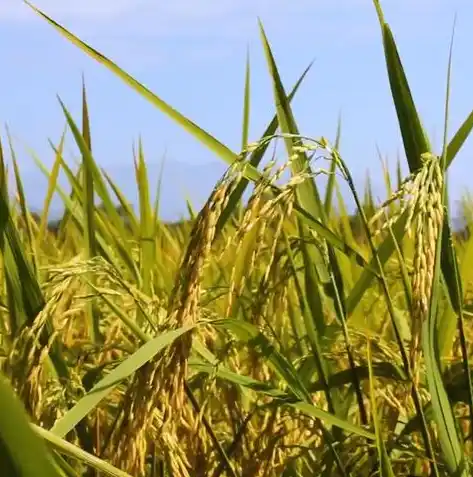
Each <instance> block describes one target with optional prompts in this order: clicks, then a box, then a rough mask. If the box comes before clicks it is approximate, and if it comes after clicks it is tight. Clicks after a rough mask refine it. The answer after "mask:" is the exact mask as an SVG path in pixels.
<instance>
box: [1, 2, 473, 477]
mask: <svg viewBox="0 0 473 477" xmlns="http://www.w3.org/2000/svg"><path fill="white" fill-rule="evenodd" d="M30 7H31V8H32V9H33V10H34V11H36V13H37V14H38V16H39V17H40V18H42V20H43V21H45V22H47V23H48V24H49V25H51V26H52V27H53V28H54V29H56V30H57V31H58V32H59V33H60V35H61V36H63V37H65V38H66V39H67V40H68V41H70V42H72V43H73V44H75V45H76V46H77V47H78V48H80V49H81V50H83V51H84V52H85V53H86V54H88V55H89V56H91V57H92V58H94V59H95V60H97V61H98V62H99V63H100V64H102V65H103V66H104V67H106V68H108V69H109V70H111V71H112V72H113V73H114V74H116V75H117V76H118V77H119V78H121V79H122V80H123V81H124V82H125V83H127V84H128V85H129V86H130V87H131V88H133V89H134V90H135V91H136V92H137V93H138V94H139V95H141V96H143V97H145V98H146V99H147V100H148V101H150V102H151V103H152V104H154V105H155V106H156V107H157V109H159V110H160V111H161V112H163V113H164V114H166V115H167V116H168V117H169V118H170V119H172V120H174V121H175V122H176V123H177V124H179V125H180V126H182V127H183V128H184V129H185V130H187V132H188V133H189V134H190V135H192V136H193V137H194V138H195V139H197V140H198V141H200V142H201V143H202V144H204V145H205V146H206V147H208V148H209V149H210V150H211V151H213V152H214V153H215V154H217V155H218V156H219V157H220V158H221V159H222V160H224V161H225V162H226V163H227V164H228V170H227V172H226V174H225V175H224V176H223V177H222V178H221V180H220V181H219V182H218V183H217V184H216V185H215V188H214V190H213V191H212V193H211V195H210V196H209V198H208V200H207V202H206V204H205V205H204V207H203V208H202V209H201V210H200V212H199V213H198V214H197V215H196V216H195V217H192V218H191V219H190V220H189V221H187V222H183V223H180V224H166V223H163V222H162V221H161V220H160V218H159V203H158V202H156V203H152V202H151V200H150V185H149V181H148V176H147V168H146V159H145V154H144V149H143V147H142V145H141V144H140V145H139V147H138V150H137V151H136V154H135V157H134V158H133V160H134V165H135V173H136V186H137V189H138V192H139V194H138V197H139V203H138V204H136V206H137V207H136V211H135V209H134V208H133V207H132V206H130V204H128V203H127V200H126V198H125V197H124V196H123V194H122V193H121V191H120V190H119V188H118V187H117V186H116V184H115V183H114V181H113V178H112V177H110V176H109V174H107V172H106V171H104V170H102V169H101V168H100V167H99V166H98V164H97V163H96V161H95V159H94V157H93V153H92V150H91V143H92V140H91V138H92V135H93V131H91V128H90V125H89V107H88V103H87V92H86V88H85V85H84V86H83V89H82V104H83V108H82V117H81V118H80V120H76V119H74V118H73V117H72V115H71V114H70V113H69V111H68V108H67V106H66V104H65V102H63V101H62V100H61V101H60V107H61V109H62V111H63V113H64V117H65V119H66V121H67V127H68V129H69V130H70V132H71V133H72V135H73V138H74V140H75V143H76V145H77V148H78V149H79V151H80V154H81V163H80V167H79V168H78V170H76V171H74V170H73V169H72V168H71V167H70V166H69V165H68V164H67V163H66V161H65V160H64V158H63V150H64V137H65V136H64V134H63V136H62V137H61V140H60V141H59V144H57V145H55V144H51V147H52V153H53V154H54V157H55V161H54V164H53V167H52V169H51V170H50V171H48V170H47V169H46V168H45V167H44V165H43V164H42V163H41V162H40V161H39V160H37V163H38V167H39V170H40V171H42V172H43V173H44V174H45V175H46V177H47V178H48V193H47V196H46V200H45V204H44V208H43V212H42V214H40V215H37V216H34V215H33V214H32V213H31V212H30V210H29V207H28V204H27V201H26V199H25V195H24V191H23V187H22V184H21V177H20V175H19V172H18V167H17V160H16V155H15V151H14V146H13V144H12V142H11V141H10V140H9V138H8V141H7V144H8V153H7V152H6V148H5V144H6V143H4V145H3V146H2V145H0V181H1V185H2V194H1V195H0V231H1V233H0V249H1V255H0V256H1V273H0V280H1V285H2V286H1V292H0V316H1V319H0V327H1V328H0V351H1V368H2V376H1V377H0V399H1V402H2V404H3V409H2V413H0V469H1V473H2V475H9V476H10V475H11V476H51V477H52V476H79V475H81V476H93V475H95V476H102V475H110V476H134V477H141V476H143V477H144V476H173V477H185V476H197V477H199V476H202V477H203V476H211V477H223V476H232V477H235V476H244V477H263V476H268V477H269V476H274V477H276V476H284V477H306V476H313V475H320V476H341V477H342V476H343V477H345V476H365V475H366V476H377V475H382V476H414V475H418V476H421V475H432V476H437V477H440V476H462V477H463V476H464V477H466V476H469V475H471V458H472V455H473V448H472V432H473V426H472V419H473V390H472V389H473V386H472V384H471V382H472V377H471V374H472V373H471V367H470V363H469V361H470V356H471V353H472V349H471V346H470V344H469V343H470V341H471V339H470V337H471V336H472V332H473V326H472V323H471V318H472V309H473V307H472V303H473V299H472V287H471V284H472V282H473V275H472V270H473V267H471V266H470V265H471V263H472V260H473V255H472V253H473V241H472V239H471V236H470V234H469V230H470V229H469V227H470V224H471V222H472V220H471V213H470V212H471V211H470V207H471V204H470V201H468V200H465V204H464V211H465V212H464V215H465V230H466V231H467V232H468V233H466V234H465V235H464V236H463V237H459V236H456V235H455V234H454V233H453V232H452V229H451V225H452V224H451V217H450V215H449V213H448V204H449V202H448V194H447V187H446V184H447V172H448V167H449V166H450V165H451V163H452V161H453V160H454V158H455V156H456V155H457V153H458V152H459V150H460V149H461V147H462V146H463V144H464V142H465V141H466V139H467V138H468V136H469V133H470V131H471V129H472V128H473V113H472V114H471V115H470V116H469V117H468V118H467V119H466V120H465V122H464V123H463V124H462V126H461V127H460V129H459V130H458V131H457V132H456V134H454V135H453V137H452V139H450V140H448V138H449V134H448V128H447V125H448V102H449V89H450V86H449V77H450V64H451V57H450V59H449V63H448V75H447V94H446V101H445V137H444V145H443V150H442V151H440V152H437V153H436V152H435V151H433V150H432V148H431V146H430V143H429V140H428V137H427V135H426V134H425V131H424V130H423V128H422V126H421V121H420V118H419V116H418V114H417V110H416V107H415V103H414V100H413V98H412V95H411V93H410V89H409V85H408V81H407V78H406V76H405V74H404V70H403V67H402V62H401V57H400V55H399V53H398V50H397V47H396V43H395V41H394V37H393V34H392V32H391V30H390V28H389V25H388V24H387V23H386V22H385V19H384V17H383V13H382V10H381V6H380V5H379V2H378V1H377V0H374V7H375V8H376V10H377V12H378V18H379V23H380V28H381V36H382V41H383V45H384V52H385V57H386V67H387V73H388V75H387V76H388V80H389V85H390V88H391V92H392V97H393V101H394V105H395V108H396V112H397V116H398V119H399V128H400V131H401V135H402V139H403V144H404V151H405V157H406V160H407V164H408V167H409V173H408V175H407V177H406V178H402V177H401V174H400V172H399V171H400V170H401V168H400V164H398V174H397V184H398V186H397V188H396V190H393V187H392V184H393V183H394V181H393V180H392V178H391V177H389V175H387V174H386V175H385V179H386V193H387V200H386V201H385V202H384V203H382V204H376V203H375V201H374V199H373V194H372V191H371V188H370V184H369V182H368V183H367V185H366V189H365V191H363V194H360V193H359V191H357V189H356V188H355V186H354V183H353V179H352V176H351V173H350V170H349V168H348V167H347V165H346V162H345V159H344V158H343V157H342V156H341V154H340V152H339V143H340V136H339V135H337V138H336V139H335V141H334V142H333V144H332V142H331V141H329V140H328V139H326V138H325V137H323V136H321V137H319V138H309V137H305V136H304V135H303V134H302V133H301V131H300V130H299V128H298V125H297V121H296V118H295V116H294V114H293V111H292V109H291V101H292V99H293V98H294V96H295V95H296V94H297V91H298V88H299V86H300V84H301V83H302V82H303V80H304V78H305V76H306V75H307V74H308V72H309V69H310V67H309V68H307V70H305V71H304V72H303V74H302V75H301V77H300V79H299V81H298V82H297V83H296V85H295V86H294V87H293V88H292V89H291V90H290V91H289V92H286V89H285V87H284V85H283V84H282V82H281V79H280V75H279V71H278V67H277V64H276V61H275V57H274V54H273V51H272V49H271V46H270V43H269V40H268V38H267V37H266V34H265V31H264V28H263V26H262V25H261V24H260V25H259V28H260V33H261V40H262V46H263V50H264V53H265V57H266V61H267V66H268V73H269V75H270V78H271V80H272V87H273V93H274V104H275V110H276V112H275V115H274V117H273V118H271V120H270V121H269V122H268V126H267V128H266V130H265V131H264V133H263V135H262V137H261V138H258V139H257V140H255V141H254V142H250V141H249V131H248V127H249V126H248V124H249V109H250V96H249V92H250V81H251V69H250V65H249V62H248V63H247V65H246V75H245V85H244V88H245V98H244V104H243V124H242V148H241V151H238V152H234V151H232V150H230V149H229V148H228V147H227V146H225V145H224V144H223V143H221V142H220V141H218V140H217V139H216V138H214V137H212V136H211V135H210V134H208V133H207V132H206V131H204V130H203V129H201V128H200V127H199V126H197V125H196V124H195V123H193V122H192V121H191V120H190V119H188V118H186V117H184V116H183V115H181V114H180V113H179V112H178V111H176V110H175V109H173V108H172V107H171V106H170V105H168V104H167V103H166V102H164V101H163V100H162V99H161V98H160V97H159V96H157V95H156V94H154V93H153V92H151V91H149V90H148V89H146V88H145V87H144V86H143V85H141V84H140V83H139V82H138V81H137V80H136V79H134V78H132V77H131V76H129V75H128V74H127V73H126V72H124V71H123V70H122V69H121V68H120V67H119V66H118V65H116V64H114V63H113V62H111V61H110V60H108V59H107V58H106V57H104V56H103V55H102V54H100V53H99V52H97V51H96V50H94V49H93V48H92V47H91V46H89V45H87V44H85V43H84V42H82V41H81V40H80V39H79V38H77V37H76V36H74V35H73V34H72V33H71V32H69V31H68V30H66V29H65V28H64V27H63V26H61V25H59V24H58V23H56V22H55V21H54V20H53V19H51V18H50V17H49V16H47V15H46V14H45V13H43V12H41V11H39V10H38V9H36V8H35V7H34V6H32V5H30ZM450 55H451V54H450ZM278 142H279V143H282V144H283V145H284V147H285V154H286V156H285V157H271V158H270V159H269V160H266V159H267V155H268V152H269V149H270V147H271V145H273V144H274V143H278ZM7 156H9V159H10V161H11V163H12V165H13V170H14V176H15V182H16V183H15V194H11V193H10V192H11V191H10V190H9V184H8V183H7V168H6V162H7ZM60 171H62V172H64V174H65V175H66V177H67V179H68V182H69V186H70V191H68V192H66V191H65V190H63V189H62V188H61V187H60V186H59V184H58V176H59V173H60ZM322 176H323V177H324V178H325V179H326V182H327V186H326V188H325V192H324V194H323V193H322V188H321V184H320V178H321V177H322ZM250 186H251V190H250V197H249V200H247V201H244V200H243V196H244V193H245V191H246V190H247V188H249V187H250ZM346 186H348V190H349V191H350V195H351V199H352V200H353V203H354V204H355V206H356V214H355V216H353V217H350V216H349V215H348V213H347V210H348V207H349V205H348V204H347V203H346V201H345V200H344V199H343V197H342V194H341V192H340V191H341V188H342V187H346ZM54 192H57V193H58V194H59V195H60V196H61V198H62V201H63V204H64V207H65V212H64V214H63V216H62V218H61V219H60V220H59V222H58V223H56V224H54V226H48V211H49V205H50V202H51V197H52V195H53V193H54ZM94 194H96V195H97V196H98V197H99V203H95V202H94V200H93V197H94ZM158 200H159V199H158Z"/></svg>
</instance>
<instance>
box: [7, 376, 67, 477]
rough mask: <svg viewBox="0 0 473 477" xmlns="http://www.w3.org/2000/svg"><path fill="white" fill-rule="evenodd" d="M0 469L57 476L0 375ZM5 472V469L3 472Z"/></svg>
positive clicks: (11, 476)
mask: <svg viewBox="0 0 473 477" xmlns="http://www.w3.org/2000/svg"><path fill="white" fill-rule="evenodd" d="M0 402H1V403H2V412H0V469H1V472H2V475H5V476H6V475H8V477H60V475H61V474H59V473H58V472H57V470H56V469H55V467H54V464H53V461H52V459H51V456H50V454H49V452H48V449H47V447H46V445H45V444H44V442H43V440H42V439H40V438H39V437H38V436H37V435H36V434H35V433H34V432H33V430H32V429H31V427H30V423H29V419H28V416H27V414H26V411H25V410H24V409H23V407H22V405H21V403H20V401H19V400H18V399H17V397H16V396H15V394H14V392H13V389H12V388H11V386H10V385H9V383H8V382H7V380H6V379H5V378H4V376H3V375H0ZM5 472H8V474H6V473H5Z"/></svg>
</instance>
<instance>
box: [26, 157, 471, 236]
mask: <svg viewBox="0 0 473 477" xmlns="http://www.w3.org/2000/svg"><path fill="white" fill-rule="evenodd" d="M147 169H148V176H149V181H150V185H149V187H150V193H151V196H152V200H153V201H154V199H155V197H156V192H157V186H158V179H159V174H160V171H161V163H158V162H150V163H148V164H147ZM104 170H105V171H106V172H107V174H108V175H109V176H110V177H111V179H112V180H113V181H114V182H115V183H116V185H117V186H118V187H119V189H120V191H121V192H122V193H123V194H124V195H125V197H126V198H127V199H128V201H129V202H130V203H131V204H133V206H134V208H135V210H137V206H138V194H137V188H136V179H135V170H134V165H133V164H132V163H128V164H123V163H121V164H115V165H108V166H104ZM226 170H227V165H226V164H225V163H224V162H223V161H218V160H215V161H211V162H207V163H204V164H199V165H195V164H191V163H185V162H179V161H167V162H165V165H164V170H163V181H162V187H161V196H160V197H161V200H160V217H161V219H162V220H164V221H179V220H181V219H182V218H186V217H188V211H187V205H186V199H189V200H190V202H191V205H192V206H193V208H194V210H195V211H196V212H198V211H199V209H200V208H201V207H202V206H203V205H204V203H205V201H206V199H207V198H208V196H209V194H210V193H211V191H212V189H213V187H214V186H215V184H216V183H217V181H218V180H219V179H220V178H221V177H222V175H223V174H224V173H225V171H226ZM322 179H323V178H322ZM22 182H23V188H24V190H25V194H26V197H27V200H28V204H29V206H30V209H31V210H32V211H34V212H40V211H41V210H42V209H43V203H44V198H45V195H46V190H47V180H46V178H45V177H44V175H43V174H42V173H41V171H40V170H39V169H38V170H37V171H35V170H32V169H27V170H26V171H23V172H22ZM356 182H357V184H356V185H357V186H358V187H359V192H361V191H362V190H363V187H364V183H363V180H362V179H361V178H360V179H359V180H357V181H356ZM317 183H318V184H319V185H320V187H321V193H322V194H323V191H324V189H325V187H324V184H325V180H320V179H317ZM60 184H61V186H62V187H64V188H66V186H67V185H68V182H67V180H66V179H65V177H61V179H60ZM341 186H342V187H341V189H342V195H343V197H344V198H345V199H347V201H348V202H347V203H348V212H349V213H354V212H355V207H354V204H353V198H352V196H351V193H350V192H348V189H347V187H346V184H343V181H341ZM372 187H373V193H374V196H375V199H376V200H384V199H385V194H386V192H385V188H384V186H383V184H382V182H380V181H377V180H376V178H375V179H374V180H372ZM66 191H67V192H68V193H69V192H70V189H69V187H67V189H66ZM112 197H113V195H112ZM322 197H323V195H322ZM335 203H336V202H335ZM62 211H63V206H62V201H61V199H60V197H59V196H58V194H56V195H55V197H54V199H53V202H52V205H51V209H50V219H51V220H54V219H57V218H58V217H59V216H60V215H61V213H62ZM452 212H453V217H452V224H453V230H456V231H459V230H462V229H463V228H464V223H463V220H462V217H459V216H457V214H458V212H459V211H457V210H454V211H452Z"/></svg>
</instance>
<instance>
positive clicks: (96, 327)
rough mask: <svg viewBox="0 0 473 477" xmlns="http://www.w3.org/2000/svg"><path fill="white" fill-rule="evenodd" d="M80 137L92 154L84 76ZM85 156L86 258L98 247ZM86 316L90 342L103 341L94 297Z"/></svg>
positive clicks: (91, 185)
mask: <svg viewBox="0 0 473 477" xmlns="http://www.w3.org/2000/svg"><path fill="white" fill-rule="evenodd" d="M82 137H83V139H84V146H85V147H84V149H86V150H87V152H88V153H89V154H92V137H91V131H90V119H89V108H88V105H87V94H86V89H85V82H84V78H82ZM87 159H88V158H86V157H85V152H82V165H83V171H84V173H83V175H82V183H83V194H84V196H83V200H82V205H83V208H84V218H85V224H84V232H85V234H84V241H85V244H84V246H85V247H84V248H85V257H86V259H87V260H91V259H92V258H94V257H96V256H97V255H98V247H97V242H96V237H95V192H94V171H93V170H92V169H91V167H90V161H88V160H87ZM89 280H90V281H91V282H92V283H94V281H95V279H94V277H93V276H90V277H89ZM86 317H87V320H88V322H89V332H90V336H91V339H92V342H93V343H95V344H98V343H100V342H102V341H103V338H102V335H101V333H100V323H99V313H98V310H97V308H96V304H95V302H94V299H91V300H87V304H86Z"/></svg>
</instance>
